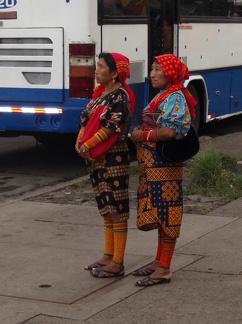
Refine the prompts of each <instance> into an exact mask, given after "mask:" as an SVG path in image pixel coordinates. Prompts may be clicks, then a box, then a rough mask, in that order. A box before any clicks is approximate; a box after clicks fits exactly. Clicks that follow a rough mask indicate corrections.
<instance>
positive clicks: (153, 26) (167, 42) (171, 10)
mask: <svg viewBox="0 0 242 324" xmlns="http://www.w3.org/2000/svg"><path fill="white" fill-rule="evenodd" d="M173 4H174V0H150V1H149V17H150V21H149V71H150V66H151V64H152V62H153V60H154V57H155V56H158V55H162V54H168V53H174V54H176V53H175V49H176V48H177V44H175V43H174V40H175V39H176V38H175V37H174V17H175V10H176V8H175V6H174V5H173ZM157 91H158V90H156V89H152V88H150V99H151V98H152V97H154V95H155V94H156V93H157Z"/></svg>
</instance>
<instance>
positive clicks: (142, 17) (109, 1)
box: [0, 0, 242, 142]
mask: <svg viewBox="0 0 242 324" xmlns="http://www.w3.org/2000/svg"><path fill="white" fill-rule="evenodd" d="M241 35H242V1H240V0H201V1H200V0H180V1H178V0H35V1H29V0H0V136H19V135H31V136H34V137H35V138H36V139H37V140H38V141H40V142H49V141H50V140H51V139H54V140H55V139H58V138H62V137H63V136H66V135H76V134H77V133H78V130H79V127H80V118H79V117H80V114H81V112H82V110H83V109H84V108H85V107H86V105H87V103H88V101H89V100H90V98H91V96H92V93H93V88H94V87H95V85H96V84H95V75H94V73H95V62H96V60H97V58H98V54H99V53H100V52H102V51H108V52H120V53H122V54H124V55H126V56H127V57H129V59H130V66H131V78H130V79H129V80H128V83H129V85H130V87H131V88H132V89H133V91H134V93H135V95H136V109H135V113H134V116H133V122H132V126H136V125H139V124H140V123H141V111H142V109H143V107H144V106H145V105H146V104H147V103H148V101H149V100H150V99H151V97H153V96H154V94H155V93H156V91H155V90H154V89H152V88H151V87H150V83H149V72H150V66H151V63H152V60H153V58H154V56H156V55H160V54H165V53H174V54H175V55H177V56H179V57H180V59H181V60H182V61H183V62H184V63H186V64H187V65H188V67H189V70H190V78H189V80H186V81H185V86H187V87H188V89H189V90H190V91H191V93H192V94H193V95H194V97H195V98H196V99H197V105H196V115H197V117H196V120H195V121H193V126H194V127H195V129H196V131H198V130H199V127H200V126H201V125H203V124H206V123H208V122H210V121H212V120H216V119H221V118H226V117H228V116H232V115H235V114H239V113H242V91H241V90H242V89H241V87H242V59H241V57H242V46H241V44H240V39H241Z"/></svg>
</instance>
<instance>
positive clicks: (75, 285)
mask: <svg viewBox="0 0 242 324" xmlns="http://www.w3.org/2000/svg"><path fill="white" fill-rule="evenodd" d="M241 215H242V198H241V199H238V200H237V201H235V202H233V203H231V204H229V205H226V206H224V207H221V208H219V209H218V210H214V211H213V212H212V213H211V214H209V215H191V214H187V215H184V222H183V226H182V233H181V237H180V239H179V240H178V244H177V249H176V253H175V257H174V261H173V267H172V270H173V272H174V276H173V280H172V282H171V284H169V285H165V286H155V287H150V288H147V289H140V288H138V287H136V286H135V285H134V283H135V281H136V280H137V278H136V277H134V276H132V274H131V272H132V271H133V270H134V269H136V268H139V267H140V266H142V265H145V264H148V263H149V262H151V261H153V258H154V251H155V248H156V235H157V233H156V231H151V232H146V233H144V232H140V231H138V230H137V229H136V226H135V220H136V212H135V210H132V212H131V220H130V224H129V236H128V243H127V253H126V260H125V269H126V275H125V277H124V278H121V279H118V280H117V279H116V278H115V279H103V280H102V279H97V278H93V277H92V276H91V275H90V274H89V272H88V271H84V270H83V266H84V265H85V264H89V263H90V262H93V261H95V260H96V259H97V258H99V257H100V255H101V254H102V244H101V243H100V242H102V241H103V231H102V227H103V226H102V222H101V219H100V217H98V213H97V210H96V208H95V207H86V206H85V207H80V206H74V205H59V204H48V203H40V202H26V201H18V202H15V203H12V204H9V205H5V206H4V211H2V210H1V229H0V244H1V250H0V256H1V283H0V292H1V293H0V305H1V311H0V323H3V324H8V323H10V324H13V323H22V322H24V323H31V324H37V323H75V322H76V323H82V322H83V321H84V322H93V323H94V322H96V321H98V322H99V323H104V322H106V320H107V319H109V321H110V320H111V322H112V323H138V322H139V323H148V322H150V321H152V322H153V323H158V322H162V323H211V322H212V323H239V322H240V321H241V319H242V317H241V316H242V315H241V314H242V309H241V297H242V290H241V289H242V282H241V260H242V252H241V241H242V236H241V228H242V227H241V225H242V224H241ZM157 307H158V308H157ZM100 312H101V313H100Z"/></svg>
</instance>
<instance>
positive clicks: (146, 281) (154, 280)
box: [135, 277, 171, 287]
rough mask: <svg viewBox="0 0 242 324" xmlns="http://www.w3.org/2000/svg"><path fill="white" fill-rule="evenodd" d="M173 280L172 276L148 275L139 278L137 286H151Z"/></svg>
mask: <svg viewBox="0 0 242 324" xmlns="http://www.w3.org/2000/svg"><path fill="white" fill-rule="evenodd" d="M169 282H171V278H151V277H147V278H145V279H143V280H138V281H137V282H136V284H135V286H138V287H150V286H155V285H161V284H166V283H169Z"/></svg>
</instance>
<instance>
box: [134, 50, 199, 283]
mask: <svg viewBox="0 0 242 324" xmlns="http://www.w3.org/2000/svg"><path fill="white" fill-rule="evenodd" d="M188 78H189V72H188V68H187V66H186V65H185V64H183V63H182V62H181V61H180V60H179V59H178V57H176V56H175V55H173V54H166V55H161V56H157V57H155V61H154V63H153V64H152V67H151V72H150V79H151V83H152V86H153V88H156V89H160V92H159V93H158V94H157V95H156V96H155V98H153V100H152V101H151V102H150V104H149V105H148V106H147V107H145V108H144V110H143V114H142V117H143V124H142V125H141V126H140V127H138V128H136V129H134V131H133V132H132V135H131V140H132V141H133V142H134V143H135V144H136V147H137V159H138V163H139V169H140V181H139V187H138V218H137V225H138V227H140V225H141V222H143V221H144V223H146V219H150V218H154V219H156V220H157V221H156V223H155V228H158V247H157V252H156V258H155V261H154V262H153V263H152V264H151V265H149V266H148V267H144V268H141V269H138V270H136V271H135V272H134V273H133V274H134V275H135V276H148V277H146V278H144V279H143V280H138V281H137V282H136V285H137V286H144V287H148V286H152V285H157V284H162V283H169V282H170V280H171V277H172V274H171V271H170V264H171V259H172V256H173V252H174V249H175V244H176V239H177V238H178V237H179V234H180V227H181V222H182V212H183V201H182V177H183V166H182V164H181V163H169V162H165V161H161V160H160V159H159V158H158V156H157V153H156V142H158V141H159V140H162V141H164V140H169V139H172V138H180V137H182V136H184V135H185V134H186V133H187V132H188V130H189V127H190V125H191V118H195V109H194V106H195V104H196V101H195V99H194V98H193V97H192V96H191V94H190V93H189V91H188V90H187V89H186V88H185V87H184V85H183V83H182V80H183V79H188ZM145 218H146V219H145ZM146 230H147V229H146Z"/></svg>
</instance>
